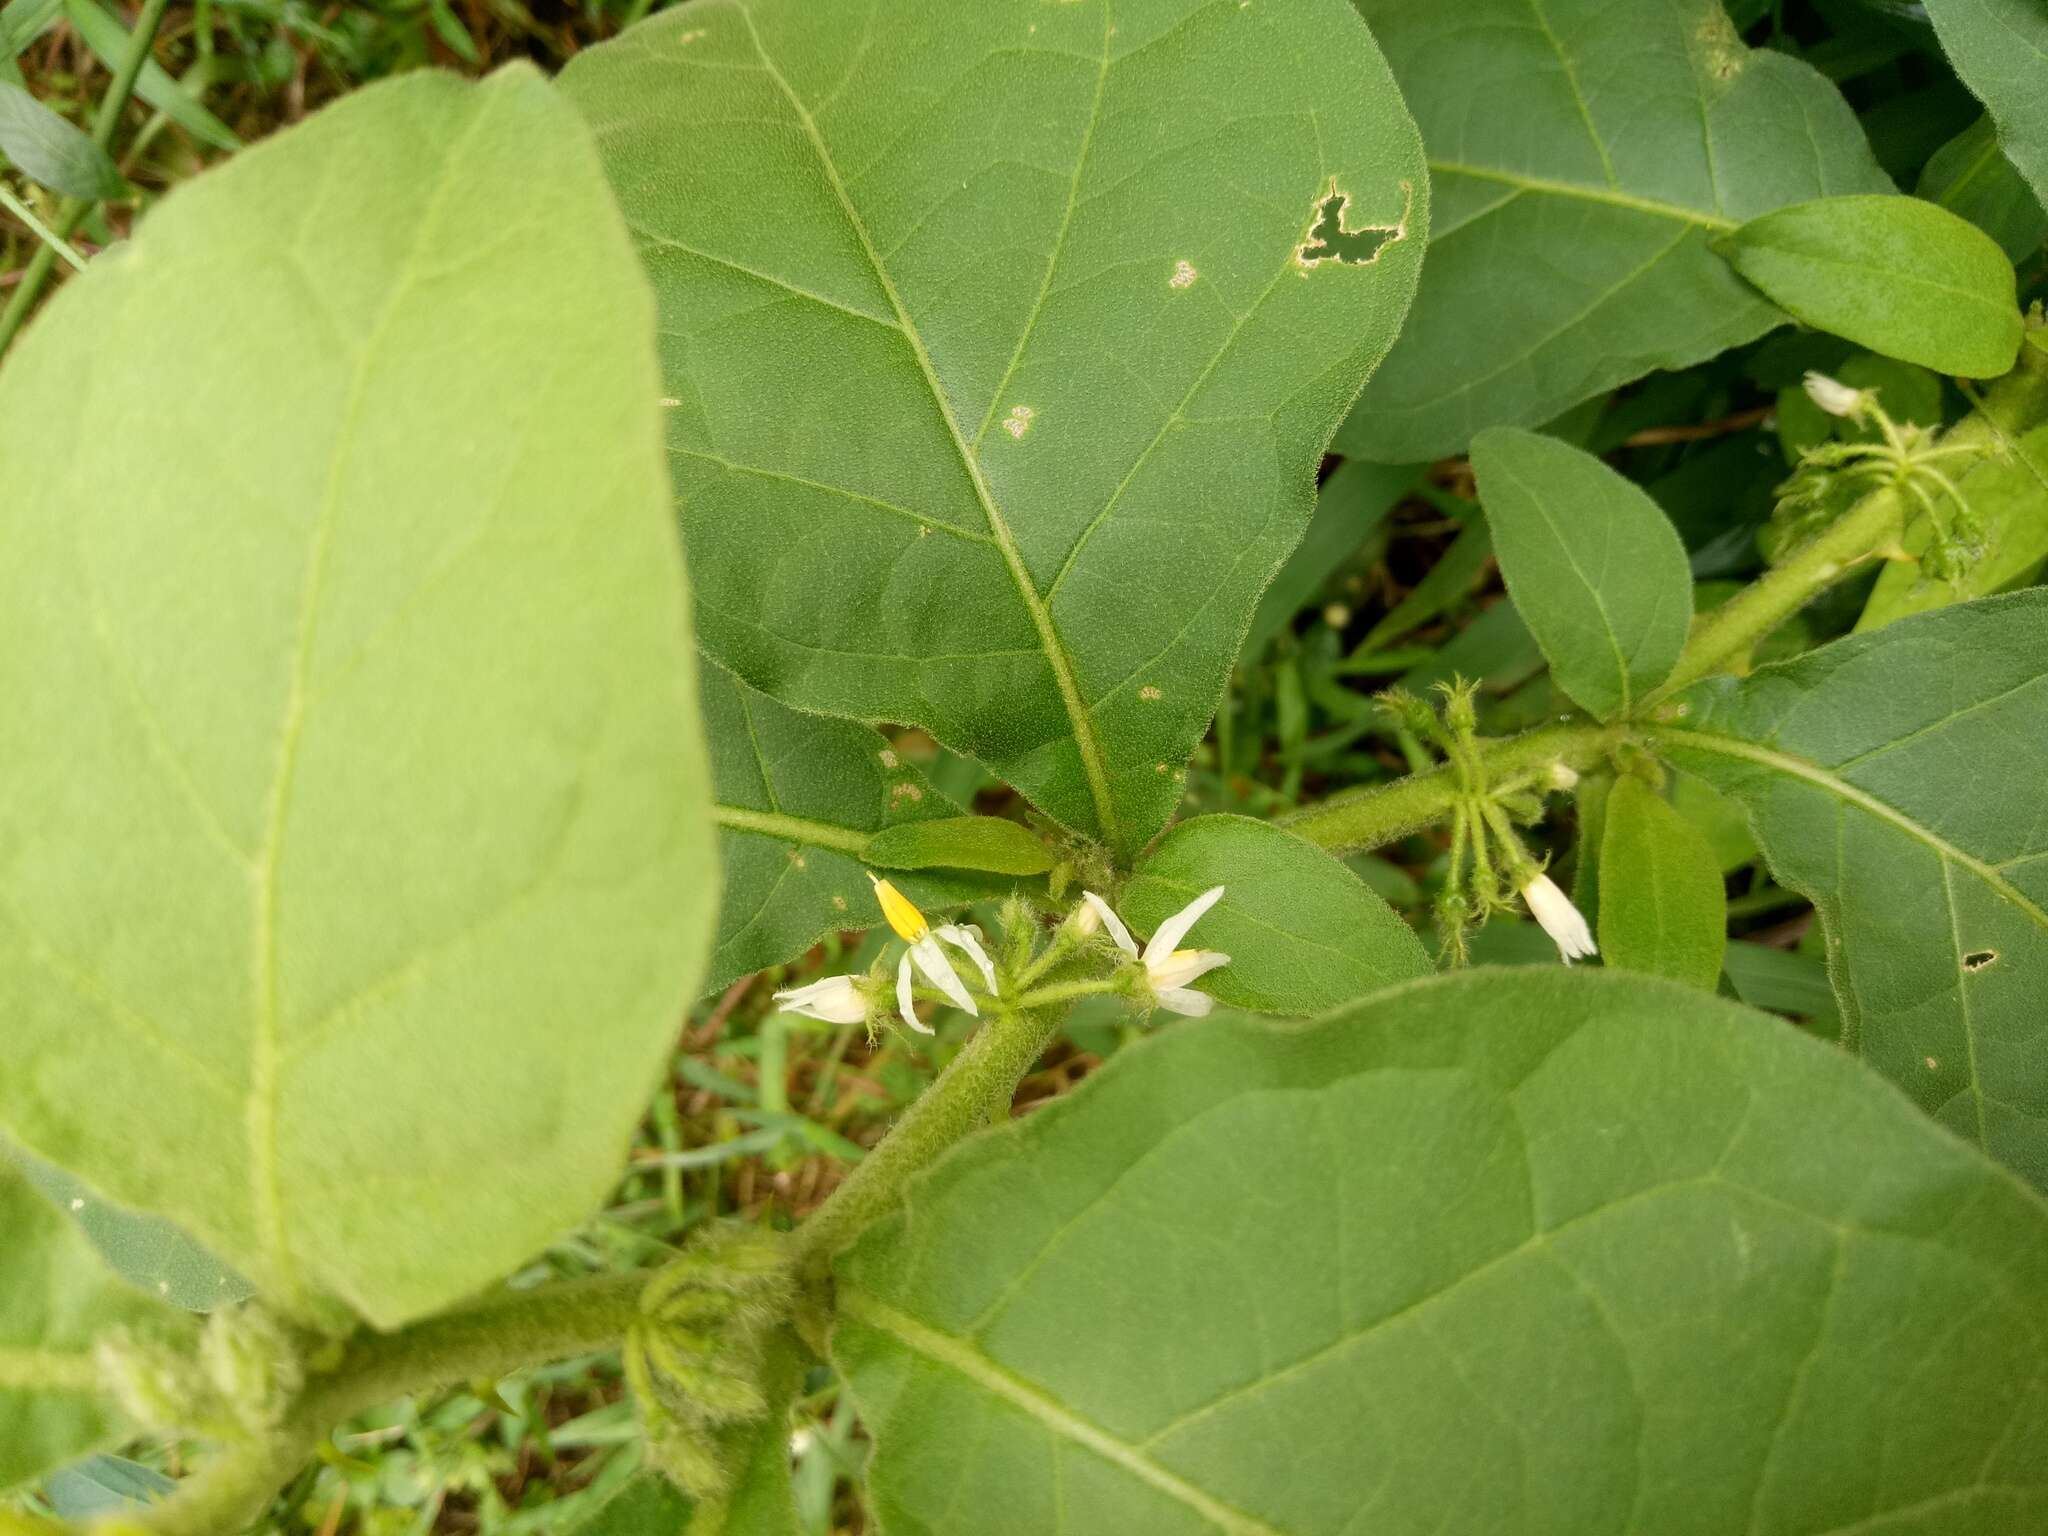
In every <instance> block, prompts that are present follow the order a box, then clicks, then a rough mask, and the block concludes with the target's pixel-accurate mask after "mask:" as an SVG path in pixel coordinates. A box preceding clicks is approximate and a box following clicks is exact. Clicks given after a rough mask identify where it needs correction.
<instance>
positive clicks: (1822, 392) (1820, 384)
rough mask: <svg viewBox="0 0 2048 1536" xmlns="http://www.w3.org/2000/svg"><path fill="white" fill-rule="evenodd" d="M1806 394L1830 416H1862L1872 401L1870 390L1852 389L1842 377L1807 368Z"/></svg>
mask: <svg viewBox="0 0 2048 1536" xmlns="http://www.w3.org/2000/svg"><path fill="white" fill-rule="evenodd" d="M1806 395H1807V398H1808V399H1810V400H1811V401H1812V402H1813V403H1814V404H1815V405H1817V406H1819V407H1820V408H1821V409H1822V410H1824V411H1826V412H1827V413H1828V414H1829V415H1830V416H1861V415H1862V414H1863V411H1864V408H1865V407H1866V406H1867V405H1868V404H1869V402H1870V393H1869V391H1868V390H1862V389H1851V388H1850V387H1849V386H1848V385H1846V384H1844V383H1843V382H1842V381H1841V380H1840V379H1831V378H1829V377H1828V376H1827V375H1826V374H1824V373H1816V372H1815V371H1814V370H1813V369H1811V368H1809V369H1807V370H1806Z"/></svg>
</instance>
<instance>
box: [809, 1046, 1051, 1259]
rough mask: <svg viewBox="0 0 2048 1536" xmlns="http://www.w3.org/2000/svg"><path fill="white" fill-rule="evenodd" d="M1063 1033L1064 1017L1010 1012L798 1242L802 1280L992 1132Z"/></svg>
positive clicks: (817, 1214) (964, 1052)
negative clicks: (917, 1184)
mask: <svg viewBox="0 0 2048 1536" xmlns="http://www.w3.org/2000/svg"><path fill="white" fill-rule="evenodd" d="M1058 1026H1059V1015H1058V1013H1056V1012H1042V1011H1025V1010H1022V1009H1017V1008H1013V1007H1007V1006H1005V1007H1003V1008H1001V1009H1000V1011H998V1012H997V1013H996V1015H995V1016H994V1017H993V1018H991V1019H990V1020H989V1021H988V1022H987V1023H985V1024H983V1025H982V1027H981V1028H980V1030H979V1031H977V1032H976V1033H975V1035H974V1037H973V1038H972V1039H970V1040H969V1041H968V1042H967V1044H966V1045H965V1046H964V1047H963V1048H962V1049H961V1051H960V1054H959V1055H958V1056H955V1057H954V1058H953V1060H952V1062H951V1063H950V1064H949V1065H948V1066H947V1068H946V1070H945V1071H943V1072H941V1073H940V1074H939V1080H938V1081H937V1082H935V1083H933V1084H932V1085H931V1087H929V1088H927V1089H926V1090H925V1091H924V1093H923V1094H922V1095H920V1096H919V1098H918V1100H917V1102H916V1103H914V1104H912V1105H911V1106H910V1108H909V1109H907V1110H905V1111H904V1112H903V1117H902V1118H901V1119H900V1120H898V1121H897V1122H896V1124H895V1125H894V1126H893V1127H891V1129H890V1131H889V1134H888V1135H887V1136H885V1137H884V1138H883V1139H882V1142H881V1144H880V1145H879V1146H877V1147H876V1148H875V1149H874V1151H872V1152H870V1153H869V1154H868V1155H867V1156H866V1157H864V1158H863V1159H861V1161H860V1163H859V1164H858V1165H857V1166H856V1167H855V1168H854V1170H853V1172H852V1173H850V1174H849V1175H847V1178H846V1182H845V1183H843V1184H841V1185H840V1186H839V1187H838V1188H837V1189H836V1190H834V1191H833V1192H832V1197H831V1198H830V1199H829V1200H827V1201H826V1202H825V1203H824V1204H823V1205H821V1206H819V1207H818V1209H817V1210H815V1211H813V1212H812V1213H811V1214H810V1215H809V1216H808V1217H806V1218H805V1220H804V1223H803V1225H802V1226H800V1227H798V1228H797V1229H796V1231H795V1232H794V1233H792V1234H791V1243H792V1245H793V1247H794V1250H795V1253H796V1262H797V1265H798V1272H799V1274H800V1275H801V1274H804V1273H806V1272H808V1274H809V1275H811V1276H816V1275H817V1274H819V1273H820V1272H821V1271H822V1270H823V1268H824V1266H825V1265H826V1264H827V1263H828V1262H829V1261H830V1260H831V1258H832V1256H833V1255H834V1254H835V1253H837V1252H838V1251H839V1250H840V1249H842V1248H844V1247H845V1246H846V1245H847V1244H848V1243H850V1242H852V1241H853V1239H854V1237H855V1236H856V1235H857V1234H858V1233H859V1232H860V1230H861V1228H863V1227H865V1226H866V1225H867V1224H868V1223H869V1222H870V1221H873V1220H874V1219H875V1218H876V1217H877V1216H880V1215H883V1214H884V1213H886V1212H887V1211H888V1210H889V1209H890V1208H891V1207H892V1206H894V1205H895V1203H896V1200H897V1197H898V1196H899V1195H900V1194H901V1193H902V1191H903V1186H904V1184H905V1183H907V1182H908V1181H909V1179H910V1178H911V1176H912V1175H913V1174H916V1173H920V1172H922V1171H923V1170H924V1169H926V1168H928V1167H929V1166H931V1164H932V1163H933V1162H934V1161H936V1160H937V1158H938V1157H939V1155H940V1154H941V1153H943V1152H944V1151H946V1149H947V1148H949V1147H951V1146H952V1145H953V1143H954V1142H956V1141H958V1140H960V1138H961V1137H963V1136H966V1135H968V1134H969V1133H970V1132H973V1131H978V1130H980V1129H981V1128H982V1127H983V1126H985V1125H987V1124H988V1122H989V1117H990V1114H991V1112H992V1109H993V1108H996V1107H1000V1106H1001V1105H1005V1104H1007V1103H1008V1102H1009V1096H1010V1095H1011V1094H1013V1093H1015V1092H1016V1091H1017V1084H1018V1083H1019V1082H1020V1081H1021V1080H1022V1079H1023V1076H1024V1074H1025V1073H1026V1072H1028V1071H1029V1070H1030V1069H1031V1065H1032V1063H1033V1062H1035V1061H1037V1060H1038V1057H1039V1054H1040V1053H1041V1052H1043V1051H1044V1049H1045V1047H1046V1045H1047V1043H1048V1042H1049V1041H1050V1040H1051V1039H1052V1035H1053V1031H1054V1030H1055V1029H1057V1028H1058Z"/></svg>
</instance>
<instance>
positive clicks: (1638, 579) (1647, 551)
mask: <svg viewBox="0 0 2048 1536" xmlns="http://www.w3.org/2000/svg"><path fill="white" fill-rule="evenodd" d="M1472 468H1473V471H1474V473H1475V474H1476V475H1477V476H1478V480H1479V496H1480V499H1481V500H1482V501H1483V502H1484V503H1485V505H1486V517H1487V525H1488V526H1489V527H1490V528H1491V529H1492V530H1493V547H1494V553H1495V554H1496V555H1497V556H1498V558H1499V560H1500V571H1501V576H1502V577H1503V579H1505V580H1506V582H1507V587H1508V595H1509V596H1510V597H1512V598H1513V599H1514V600H1515V607H1516V608H1517V609H1518V610H1519V611H1520V613H1521V615H1522V617H1523V618H1524V619H1525V620H1527V621H1528V624H1529V629H1530V631H1531V633H1533V634H1534V635H1535V636H1536V640H1537V643H1538V644H1540V645H1541V646H1542V647H1543V654H1544V655H1545V656H1547V657H1548V658H1549V659H1550V671H1551V675H1552V676H1553V677H1554V678H1556V679H1557V686H1558V687H1560V688H1562V689H1563V690H1564V691H1565V692H1566V693H1567V694H1569V695H1570V696H1571V697H1572V699H1573V701H1574V702H1576V703H1577V704H1579V705H1580V706H1581V707H1582V708H1584V709H1586V710H1588V711H1590V712H1591V713H1593V714H1595V715H1598V716H1599V717H1600V718H1602V719H1611V718H1613V717H1615V716H1625V715H1627V714H1628V713H1629V712H1630V711H1631V710H1632V709H1634V707H1635V705H1636V701H1637V700H1638V699H1640V698H1641V697H1642V696H1643V695H1644V694H1645V693H1647V692H1648V691H1649V690H1650V689H1652V688H1654V687H1656V686H1657V684H1659V683H1661V682H1663V681H1664V679H1665V678H1666V677H1668V676H1670V674H1671V669H1672V667H1673V666H1675V665H1676V664H1677V661H1678V653H1679V652H1680V651H1682V650H1683V649H1685V635H1686V630H1687V628H1688V627H1689V626H1690V625H1691V623H1692V572H1691V570H1690V568H1689V567H1688V566H1687V565H1686V562H1685V546H1684V545H1683V544H1681V543H1679V541H1678V534H1677V532H1676V531H1675V530H1674V529H1673V528H1672V526H1671V522H1670V520H1669V519H1668V518H1666V517H1665V516H1664V513H1663V512H1662V510H1660V509H1659V507H1658V506H1657V504H1656V502H1654V501H1652V500H1651V499H1650V498H1649V496H1648V494H1647V493H1645V492H1644V491H1643V489H1642V488H1641V487H1640V486H1638V485H1636V484H1635V483H1634V482H1633V481H1631V480H1625V479H1623V478H1622V477H1621V476H1620V475H1618V474H1616V473H1615V472H1614V471H1613V470H1611V469H1609V468H1608V467H1607V466H1606V465H1605V464H1603V463H1601V462H1600V461H1599V460H1598V459H1596V458H1594V457H1593V456H1592V455H1591V454H1589V453H1586V452H1583V451H1582V450H1580V449H1577V448H1574V447H1572V446H1571V445H1570V444H1569V443H1561V442H1559V441H1558V440H1557V439H1556V438H1554V437H1540V436H1538V435H1537V434H1536V433H1534V432H1523V431H1520V430H1519V429H1516V428H1512V427H1496V428H1493V429H1491V430H1489V431H1487V432H1483V433H1481V434H1480V435H1479V436H1478V437H1477V438H1475V439H1473V442H1472Z"/></svg>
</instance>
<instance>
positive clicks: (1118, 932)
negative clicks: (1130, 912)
mask: <svg viewBox="0 0 2048 1536" xmlns="http://www.w3.org/2000/svg"><path fill="white" fill-rule="evenodd" d="M1081 899H1082V900H1083V901H1085V902H1087V903H1088V907H1089V910H1090V911H1092V912H1094V914H1095V915H1096V916H1097V917H1099V918H1101V919H1102V926H1103V927H1105V928H1107V929H1108V930H1109V936H1110V937H1111V938H1112V939H1115V940H1116V947H1117V948H1118V949H1120V950H1122V951H1123V952H1124V953H1125V954H1127V955H1132V956H1135V955H1136V954H1137V953H1138V941H1137V940H1136V939H1134V938H1132V937H1131V930H1130V929H1128V928H1126V927H1125V926H1124V920H1123V919H1122V918H1120V917H1118V916H1117V915H1116V914H1115V913H1114V912H1112V911H1110V909H1109V903H1108V902H1106V901H1104V900H1103V899H1102V898H1101V897H1100V896H1098V895H1096V894H1095V893H1094V892H1093V891H1083V892H1082V893H1081Z"/></svg>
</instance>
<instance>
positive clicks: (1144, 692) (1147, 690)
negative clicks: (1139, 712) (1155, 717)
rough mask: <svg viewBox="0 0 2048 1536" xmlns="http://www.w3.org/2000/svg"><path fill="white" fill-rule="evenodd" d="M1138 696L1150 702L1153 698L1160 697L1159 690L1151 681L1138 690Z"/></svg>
mask: <svg viewBox="0 0 2048 1536" xmlns="http://www.w3.org/2000/svg"><path fill="white" fill-rule="evenodd" d="M1138 697H1139V698H1141V699H1143V700H1145V701H1146V702H1147V703H1150V702H1151V701H1152V700H1154V699H1156V698H1158V697H1159V690H1158V689H1157V688H1155V687H1153V686H1152V685H1151V684H1150V683H1147V684H1146V685H1145V686H1144V687H1142V688H1140V689H1139V690H1138Z"/></svg>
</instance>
